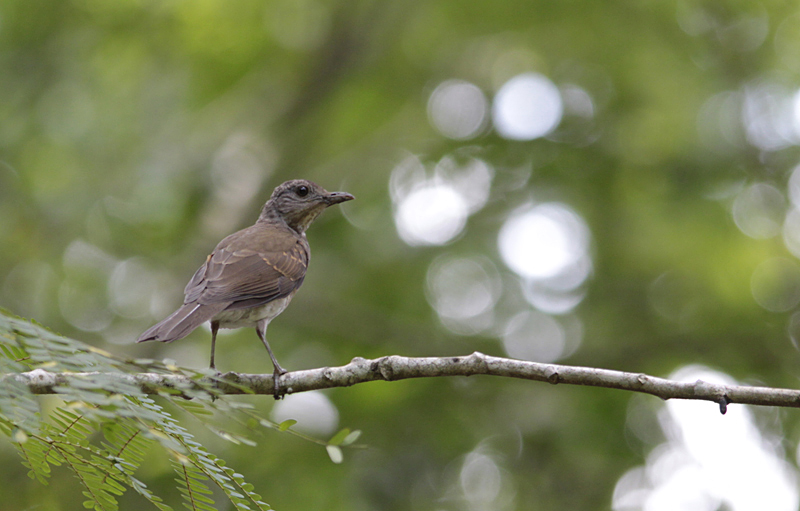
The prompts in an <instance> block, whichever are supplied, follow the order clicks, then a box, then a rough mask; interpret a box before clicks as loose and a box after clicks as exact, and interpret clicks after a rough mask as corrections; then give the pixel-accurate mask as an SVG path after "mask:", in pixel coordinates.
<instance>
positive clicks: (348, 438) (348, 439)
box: [342, 429, 361, 445]
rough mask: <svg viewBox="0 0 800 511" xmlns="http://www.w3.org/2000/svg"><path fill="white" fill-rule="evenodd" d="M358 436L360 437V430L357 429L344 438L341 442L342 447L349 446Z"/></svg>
mask: <svg viewBox="0 0 800 511" xmlns="http://www.w3.org/2000/svg"><path fill="white" fill-rule="evenodd" d="M360 436H361V430H360V429H357V430H355V431H353V432H352V433H350V434H349V435H347V436H346V437H344V440H342V445H350V444H352V443H353V442H355V441H356V440H358V438H359V437H360Z"/></svg>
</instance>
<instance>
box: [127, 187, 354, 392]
mask: <svg viewBox="0 0 800 511" xmlns="http://www.w3.org/2000/svg"><path fill="white" fill-rule="evenodd" d="M353 199H354V197H353V196H352V195H350V194H349V193H345V192H328V191H327V190H325V189H324V188H322V187H321V186H319V185H317V184H316V183H312V182H311V181H306V180H304V179H295V180H292V181H287V182H285V183H283V184H282V185H280V186H278V187H277V188H275V191H273V192H272V196H271V197H270V199H269V200H268V201H267V203H266V204H264V207H263V209H262V210H261V215H259V217H258V220H257V221H256V223H255V225H253V226H251V227H248V228H246V229H243V230H241V231H239V232H236V233H234V234H231V235H230V236H228V237H227V238H225V239H223V240H222V241H220V242H219V244H218V245H217V247H216V248H215V249H214V251H213V252H211V254H210V255H209V256H208V257H207V258H206V262H205V263H204V264H203V265H202V266H200V268H199V269H198V270H197V271H196V272H195V274H194V276H193V277H192V279H191V280H190V281H189V283H188V284H187V285H186V289H184V295H185V297H184V300H183V305H182V306H181V307H180V308H179V309H178V310H176V311H175V312H173V313H172V314H170V315H169V316H168V317H167V318H166V319H164V320H163V321H161V322H160V323H158V324H157V325H155V326H153V327H151V328H150V329H148V330H147V331H146V332H144V333H143V334H142V335H141V336H139V339H138V340H137V341H136V342H144V341H161V342H172V341H176V340H178V339H182V338H184V337H186V336H187V335H189V334H190V333H191V332H192V331H193V330H194V329H195V328H197V327H198V326H200V325H202V324H203V323H205V322H206V321H210V322H211V364H210V367H211V369H214V370H216V365H215V363H214V349H215V345H216V342H217V331H218V330H219V329H220V328H242V327H255V329H256V334H258V338H259V339H261V342H262V343H264V346H265V347H266V348H267V353H269V357H270V359H271V360H272V365H273V376H274V382H275V383H274V384H275V398H276V399H278V398H279V397H280V393H279V389H280V387H279V377H280V376H281V375H282V374H284V373H286V370H285V369H284V368H283V367H281V365H280V364H279V363H278V360H277V359H276V358H275V354H274V353H273V352H272V349H271V348H270V346H269V343H268V342H267V337H266V333H267V325H269V322H270V321H272V320H273V319H274V318H275V317H276V316H278V314H280V313H281V312H283V310H284V309H285V308H286V306H287V305H289V302H290V301H291V300H292V298H293V297H294V295H295V293H296V292H297V290H298V289H299V288H300V285H302V284H303V279H304V278H305V275H306V269H307V268H308V261H309V258H310V255H311V253H310V250H309V246H308V241H307V240H306V234H305V233H306V229H308V227H309V226H310V225H311V222H313V221H314V219H316V218H317V217H318V216H319V214H320V213H322V212H323V211H324V210H325V208H327V207H328V206H332V205H334V204H340V203H342V202H345V201H349V200H353Z"/></svg>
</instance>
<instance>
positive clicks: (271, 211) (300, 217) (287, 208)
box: [258, 179, 355, 234]
mask: <svg viewBox="0 0 800 511" xmlns="http://www.w3.org/2000/svg"><path fill="white" fill-rule="evenodd" d="M354 198H355V197H353V196H352V195H350V194H349V193H345V192H329V191H327V190H326V189H324V188H323V187H321V186H320V185H318V184H316V183H314V182H311V181H307V180H305V179H293V180H291V181H286V182H285V183H283V184H282V185H280V186H278V187H277V188H275V191H273V192H272V196H271V197H270V199H269V200H268V201H267V203H266V204H264V209H263V210H262V211H261V216H259V218H258V220H259V221H261V222H274V221H283V222H285V223H286V225H288V226H289V227H291V228H292V229H294V230H295V231H297V232H299V233H301V234H302V233H304V232H305V230H306V229H308V226H309V225H311V222H313V221H314V219H315V218H317V217H318V216H319V214H320V213H322V212H323V211H324V210H325V208H327V207H328V206H333V205H334V204H340V203H342V202H346V201H349V200H353V199H354Z"/></svg>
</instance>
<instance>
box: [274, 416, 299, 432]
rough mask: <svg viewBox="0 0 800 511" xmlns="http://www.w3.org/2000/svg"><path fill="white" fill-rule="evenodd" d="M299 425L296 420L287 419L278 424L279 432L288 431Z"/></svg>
mask: <svg viewBox="0 0 800 511" xmlns="http://www.w3.org/2000/svg"><path fill="white" fill-rule="evenodd" d="M295 424H297V421H296V420H294V419H286V420H285V421H283V422H281V423H280V424H278V431H286V430H287V429H289V428H291V427H292V426H294V425H295Z"/></svg>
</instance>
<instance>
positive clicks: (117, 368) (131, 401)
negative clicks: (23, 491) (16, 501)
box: [0, 309, 352, 511]
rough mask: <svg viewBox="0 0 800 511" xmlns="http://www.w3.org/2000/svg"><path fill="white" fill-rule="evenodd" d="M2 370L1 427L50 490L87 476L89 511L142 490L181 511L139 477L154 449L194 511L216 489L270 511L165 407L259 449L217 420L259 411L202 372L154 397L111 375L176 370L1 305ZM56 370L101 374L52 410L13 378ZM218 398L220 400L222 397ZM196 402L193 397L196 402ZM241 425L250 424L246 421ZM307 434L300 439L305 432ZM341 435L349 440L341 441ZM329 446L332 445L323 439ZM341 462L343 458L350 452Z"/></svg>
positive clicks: (210, 506)
mask: <svg viewBox="0 0 800 511" xmlns="http://www.w3.org/2000/svg"><path fill="white" fill-rule="evenodd" d="M0 354H1V355H2V356H0V367H2V373H3V374H5V375H6V376H7V377H6V378H5V380H4V384H3V385H2V386H0V431H2V433H3V434H4V435H5V436H6V437H7V438H8V440H9V441H10V442H12V443H13V444H14V446H15V447H16V448H17V450H18V451H19V455H20V457H21V458H22V464H23V465H24V466H25V467H26V468H28V476H29V477H30V478H31V479H36V480H37V481H39V482H40V483H42V484H45V485H46V484H48V480H49V478H50V476H51V474H52V470H53V467H65V468H67V469H68V470H70V471H71V472H72V474H73V475H74V476H75V478H76V479H77V480H78V482H79V484H80V486H81V489H82V493H83V495H84V496H85V497H86V500H85V501H84V502H83V505H84V507H86V508H87V509H94V510H96V511H113V510H117V509H119V504H118V497H120V496H121V495H123V494H124V493H125V492H126V490H128V489H133V490H134V491H135V492H136V493H138V494H139V495H141V496H142V497H143V498H144V499H146V500H147V501H149V502H150V503H151V504H152V505H153V506H154V507H156V508H157V509H162V510H167V509H172V507H170V506H169V505H167V504H166V503H165V501H164V500H163V499H162V497H160V496H158V495H155V494H154V493H153V492H152V491H150V490H149V489H148V487H147V485H146V484H145V483H144V482H142V481H141V480H139V479H138V478H137V477H136V476H135V474H136V473H137V470H138V469H139V467H140V465H141V463H142V461H143V460H144V458H145V456H146V455H147V452H148V451H149V450H150V449H151V448H153V447H154V446H158V447H159V448H160V449H161V450H163V451H165V452H166V453H168V454H169V456H170V457H171V459H172V467H173V469H174V471H175V475H176V477H175V481H176V482H177V485H178V489H179V491H180V493H181V495H182V497H183V500H184V503H183V504H184V507H186V508H187V509H192V510H214V509H216V507H215V506H216V504H215V502H214V500H213V499H212V497H211V496H212V491H211V489H210V486H213V487H215V488H217V489H218V490H220V491H221V493H222V494H224V495H225V497H226V498H227V500H228V501H230V503H231V504H232V505H233V506H234V507H235V508H236V509H241V510H248V509H252V510H265V509H270V506H269V505H268V504H267V503H265V502H263V501H262V500H261V496H260V495H259V494H257V493H255V491H254V486H253V485H252V484H250V483H248V482H246V481H245V478H244V476H243V475H242V474H240V473H238V472H236V471H235V470H234V469H232V468H230V467H227V466H226V464H225V462H224V461H223V460H222V459H220V458H218V457H217V456H215V455H213V454H211V453H210V452H208V450H207V449H206V448H205V447H204V446H203V445H201V444H200V443H199V442H198V441H197V440H196V439H195V436H194V435H193V434H192V433H190V432H189V431H188V430H187V429H186V428H184V427H183V426H181V425H180V423H179V421H178V420H177V419H176V418H175V416H174V415H173V414H172V413H170V412H169V411H167V410H166V409H165V407H164V406H163V405H162V404H160V403H159V401H161V402H163V403H170V404H171V405H175V406H177V407H179V408H180V409H182V410H184V411H185V412H187V413H188V414H189V415H190V416H192V417H195V418H198V419H200V420H201V422H203V423H204V424H205V425H206V426H208V429H209V430H211V431H213V432H214V433H216V434H217V435H218V436H220V437H221V438H224V439H226V440H229V441H232V442H234V443H244V444H248V445H255V444H254V443H253V442H252V441H251V440H249V439H248V438H246V437H244V436H241V435H239V434H236V433H231V432H229V431H226V430H223V429H220V428H218V427H216V426H214V425H213V424H211V423H210V422H208V420H209V419H210V418H212V417H214V415H215V413H216V412H219V411H222V412H224V413H225V415H226V417H227V418H228V419H235V417H232V416H231V415H230V414H231V413H233V412H235V411H239V412H240V413H241V414H243V415H244V416H245V417H247V418H250V419H254V418H256V415H255V414H254V412H253V411H252V410H251V407H249V406H247V405H246V404H242V403H228V402H226V401H225V400H224V399H223V398H221V397H220V396H218V395H216V394H217V392H216V391H215V390H214V389H213V388H212V387H210V386H206V387H203V386H202V383H201V382H200V381H199V377H200V376H202V374H201V373H196V372H192V371H188V370H185V369H179V368H176V367H174V366H171V365H170V366H169V367H170V369H175V370H178V371H181V372H183V373H184V374H185V375H188V376H191V377H192V378H193V379H194V381H196V382H197V383H198V386H197V387H193V388H182V389H168V388H164V389H161V390H162V391H161V392H160V395H161V397H160V398H159V399H153V398H151V397H149V396H147V395H145V394H143V393H142V391H141V390H140V389H139V388H138V387H136V386H134V385H130V384H126V383H120V381H119V380H118V379H115V378H111V377H109V376H108V375H109V374H113V373H119V372H130V371H147V372H162V373H165V372H169V370H170V369H168V367H167V366H165V365H162V364H158V363H156V362H153V361H148V360H122V359H119V358H116V357H114V356H112V355H110V354H108V353H105V352H103V351H102V350H98V349H95V348H92V347H91V346H87V345H85V344H82V343H80V342H78V341H75V340H72V339H68V338H66V337H62V336H60V335H57V334H54V333H53V332H51V331H49V330H47V329H45V328H43V327H41V326H39V325H36V324H33V323H31V322H28V321H25V320H23V319H20V318H16V317H13V316H12V315H11V314H9V313H8V312H6V311H3V310H2V309H0ZM34 369H46V370H47V371H49V372H58V373H67V374H68V373H74V372H82V373H85V372H91V373H92V374H91V376H89V377H84V378H80V379H78V378H72V379H70V380H69V385H66V386H60V387H58V388H57V389H56V392H57V394H58V396H59V398H60V404H59V405H58V406H57V407H56V408H55V409H53V410H52V411H49V412H44V411H42V410H41V409H40V406H39V402H38V398H37V396H34V395H33V394H31V392H30V391H29V390H28V388H27V387H26V386H25V385H22V384H20V383H17V382H16V381H15V380H14V379H13V378H10V377H8V376H9V375H11V374H13V373H19V372H22V371H30V370H34ZM212 396H213V398H214V399H212ZM187 397H190V398H191V399H187ZM240 422H241V421H240ZM250 422H253V423H256V424H258V423H259V422H261V423H263V424H265V425H267V426H268V427H270V428H272V429H275V430H278V431H288V430H289V426H291V424H292V423H293V422H292V421H284V422H283V423H281V424H274V423H272V422H270V421H267V420H266V419H261V420H260V421H253V420H251V421H250ZM295 434H296V435H297V433H295ZM340 437H341V438H340ZM345 437H348V438H349V437H352V433H350V431H349V430H346V429H345V430H342V431H341V432H340V433H339V434H337V435H336V436H335V437H334V439H333V440H332V442H334V441H335V443H336V444H337V445H339V444H341V445H344V443H345V440H346V438H345ZM317 443H320V444H322V445H324V442H320V441H317ZM336 449H337V450H338V451H339V453H340V455H339V459H338V461H337V460H336V459H335V460H334V461H337V462H340V461H341V450H340V449H339V448H338V447H336Z"/></svg>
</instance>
